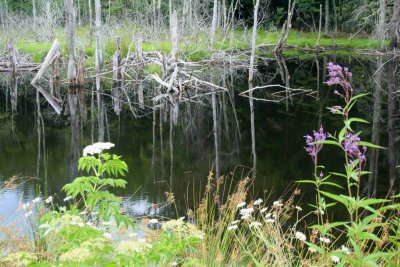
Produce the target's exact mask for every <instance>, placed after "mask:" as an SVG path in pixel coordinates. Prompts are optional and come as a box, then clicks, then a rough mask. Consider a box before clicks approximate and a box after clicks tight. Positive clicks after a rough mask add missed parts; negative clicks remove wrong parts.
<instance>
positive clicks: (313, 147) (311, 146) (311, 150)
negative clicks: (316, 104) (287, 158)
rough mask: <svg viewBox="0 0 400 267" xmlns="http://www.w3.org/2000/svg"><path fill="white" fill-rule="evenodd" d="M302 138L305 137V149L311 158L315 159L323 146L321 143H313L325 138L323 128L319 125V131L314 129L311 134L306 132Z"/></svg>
mask: <svg viewBox="0 0 400 267" xmlns="http://www.w3.org/2000/svg"><path fill="white" fill-rule="evenodd" d="M304 138H305V139H306V144H307V146H306V147H305V150H306V151H307V153H308V154H309V155H310V156H311V157H312V158H313V160H315V158H316V156H317V154H318V152H320V151H321V149H322V146H323V145H322V144H315V143H316V142H320V141H325V140H326V134H325V133H324V128H323V127H322V125H321V127H320V128H319V132H316V131H314V133H313V136H311V135H308V134H307V135H306V136H304Z"/></svg>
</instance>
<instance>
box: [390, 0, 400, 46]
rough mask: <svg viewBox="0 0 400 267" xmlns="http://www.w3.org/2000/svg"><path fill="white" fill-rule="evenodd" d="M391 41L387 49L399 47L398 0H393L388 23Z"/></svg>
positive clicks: (399, 16)
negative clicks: (391, 12) (390, 17)
mask: <svg viewBox="0 0 400 267" xmlns="http://www.w3.org/2000/svg"><path fill="white" fill-rule="evenodd" d="M390 24H391V25H390V35H391V38H392V39H391V41H390V44H389V47H388V48H389V49H397V48H399V47H400V0H395V2H394V5H393V15H392V21H391V23H390Z"/></svg>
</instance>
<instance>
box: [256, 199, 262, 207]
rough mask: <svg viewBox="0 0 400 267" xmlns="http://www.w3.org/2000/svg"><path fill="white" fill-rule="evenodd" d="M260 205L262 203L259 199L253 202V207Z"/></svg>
mask: <svg viewBox="0 0 400 267" xmlns="http://www.w3.org/2000/svg"><path fill="white" fill-rule="evenodd" d="M261 203H263V200H262V199H261V198H259V199H257V200H256V201H254V205H256V206H258V205H260V204H261Z"/></svg>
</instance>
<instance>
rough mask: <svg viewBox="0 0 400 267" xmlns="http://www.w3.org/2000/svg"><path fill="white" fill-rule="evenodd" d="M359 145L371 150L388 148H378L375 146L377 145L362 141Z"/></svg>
mask: <svg viewBox="0 0 400 267" xmlns="http://www.w3.org/2000/svg"><path fill="white" fill-rule="evenodd" d="M358 144H359V145H360V146H366V147H371V148H379V149H386V148H384V147H382V146H378V145H375V144H372V143H369V142H365V141H360V142H359V143H358Z"/></svg>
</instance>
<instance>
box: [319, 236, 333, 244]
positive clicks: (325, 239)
mask: <svg viewBox="0 0 400 267" xmlns="http://www.w3.org/2000/svg"><path fill="white" fill-rule="evenodd" d="M319 241H321V242H323V243H326V244H330V243H331V240H330V239H329V238H327V237H320V238H319Z"/></svg>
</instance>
